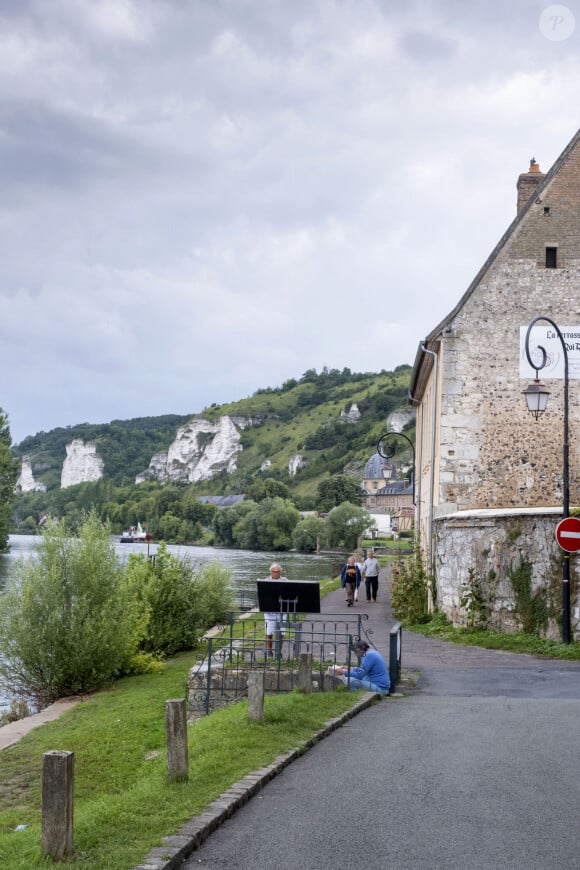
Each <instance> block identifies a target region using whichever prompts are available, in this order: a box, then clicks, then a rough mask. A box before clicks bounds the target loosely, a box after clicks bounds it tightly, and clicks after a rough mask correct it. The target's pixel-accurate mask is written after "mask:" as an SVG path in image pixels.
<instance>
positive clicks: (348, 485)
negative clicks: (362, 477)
mask: <svg viewBox="0 0 580 870" xmlns="http://www.w3.org/2000/svg"><path fill="white" fill-rule="evenodd" d="M318 501H319V505H320V509H321V510H324V511H329V510H331V509H332V508H333V507H336V506H337V505H339V504H342V503H343V502H345V501H348V502H350V503H351V504H360V502H361V488H360V483H358V482H357V481H356V480H354V478H352V477H349V476H348V475H347V474H335V475H333V476H332V477H329V478H327V479H326V480H321V481H320V483H319V484H318Z"/></svg>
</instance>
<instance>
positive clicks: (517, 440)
mask: <svg viewBox="0 0 580 870" xmlns="http://www.w3.org/2000/svg"><path fill="white" fill-rule="evenodd" d="M517 194H518V195H517V214H516V217H515V219H514V221H513V222H512V224H511V225H510V226H509V228H508V229H507V231H506V232H505V233H504V235H503V236H502V237H501V239H500V240H499V242H498V244H497V245H496V247H495V248H494V250H493V251H492V252H491V254H490V255H489V257H488V259H487V260H486V262H485V263H484V265H483V266H482V268H481V269H480V270H479V272H478V273H477V275H476V276H475V278H474V279H473V281H472V283H471V284H470V286H469V287H468V288H467V290H466V292H465V293H464V295H463V296H462V298H461V299H460V300H459V301H458V303H457V305H456V306H455V308H454V309H453V310H452V311H451V312H450V313H449V314H448V316H447V317H445V319H444V320H443V321H442V322H441V323H439V324H438V325H437V326H436V327H435V328H434V329H433V330H432V331H431V332H430V333H429V335H427V337H426V338H425V340H424V341H423V342H422V343H421V344H420V346H419V349H418V352H417V356H416V359H415V365H414V368H413V373H412V378H411V390H410V396H411V401H412V402H413V404H414V405H415V409H416V415H417V444H416V448H417V485H416V497H417V521H418V525H419V527H420V530H421V536H422V541H423V542H425V544H426V548H427V552H428V557H429V561H430V563H431V566H432V569H433V571H434V574H435V579H436V595H437V601H438V604H439V606H440V607H442V608H443V609H444V610H445V611H446V612H447V614H448V615H449V616H450V617H451V618H452V619H453V620H454V621H455V622H456V623H462V622H465V621H466V619H467V618H468V616H469V614H468V610H467V608H466V605H465V600H466V596H465V593H466V591H467V592H469V589H471V591H472V592H473V590H474V588H475V587H477V588H478V590H479V592H481V594H482V596H483V597H484V600H485V601H486V602H487V604H486V607H487V614H486V619H487V620H488V624H489V625H490V626H494V627H497V628H501V629H504V630H515V629H517V628H519V627H521V626H522V624H524V622H525V607H526V606H528V605H529V607H528V609H530V608H531V604H530V602H534V601H535V602H536V605H537V607H536V611H535V612H536V614H540V615H539V616H538V615H537V618H536V622H535V623H534V624H533V625H532V628H534V629H537V630H539V631H540V632H542V633H545V634H548V635H549V636H554V637H556V636H558V635H559V619H561V585H562V569H561V555H562V554H561V551H560V550H559V548H558V546H557V544H556V542H555V538H554V532H555V527H556V524H557V522H558V519H559V518H560V516H561V514H562V497H563V491H562V477H563V461H562V456H563V453H562V445H563V417H564V414H563V394H564V389H563V380H562V375H561V373H560V372H559V371H558V369H557V363H558V362H560V363H561V360H562V357H563V355H564V354H563V350H562V346H561V344H560V342H559V340H558V339H557V337H556V340H555V341H554V336H553V335H550V333H553V329H551V327H550V325H549V324H548V323H546V322H542V323H539V324H538V326H537V327H536V328H535V329H534V333H533V334H532V342H531V345H530V346H531V347H533V348H536V347H537V345H538V344H541V345H543V346H545V347H546V349H547V352H548V357H549V360H550V367H547V368H546V369H544V372H545V374H544V372H542V373H541V377H542V380H543V381H544V382H545V383H546V384H547V385H548V386H549V389H550V391H551V395H550V398H549V403H548V408H547V410H546V413H544V414H543V416H542V417H540V419H539V420H538V421H537V422H535V421H534V419H533V417H532V416H531V415H530V414H529V412H528V411H527V408H526V404H525V400H524V397H523V396H522V391H523V390H524V388H525V387H526V386H527V385H528V384H529V383H530V381H533V379H534V377H535V374H536V373H535V371H533V370H530V367H529V366H528V364H527V362H526V356H525V352H524V349H523V348H524V336H525V334H526V331H527V327H528V325H529V324H530V323H531V321H532V320H534V319H535V318H536V317H540V316H545V317H549V318H550V319H551V320H553V321H554V322H555V323H556V324H557V325H558V326H559V328H560V330H561V332H562V333H563V334H565V335H566V344H567V347H568V354H569V361H570V383H569V396H570V406H569V407H570V503H571V505H578V504H579V503H580V490H579V486H580V425H579V424H580V404H579V402H578V378H580V342H579V341H578V338H580V286H579V285H580V131H579V132H578V133H577V134H576V135H575V136H574V138H573V139H572V141H571V142H570V143H569V145H568V146H567V147H566V148H565V150H564V151H563V153H562V154H561V156H560V157H559V158H558V160H556V162H555V163H554V165H553V166H552V168H551V169H550V170H549V172H547V173H546V174H543V173H542V172H541V171H540V167H539V165H538V164H537V163H536V161H535V160H532V162H531V164H530V168H529V170H528V171H527V172H524V173H522V175H520V177H519V179H518V182H517ZM574 335H576V336H577V338H575V339H574V338H573V336H574ZM534 352H535V351H534ZM540 355H541V352H539V351H538V352H537V356H536V357H534V358H535V359H539V358H540ZM558 358H559V359H558ZM552 363H553V364H554V365H552ZM571 562H572V569H571V577H572V583H571V592H572V628H573V632H575V631H576V630H577V628H578V624H579V622H580V619H579V617H580V613H579V609H578V606H579V604H580V601H579V599H578V593H577V591H576V590H577V587H578V582H577V581H578V567H577V562H575V561H574V557H572V559H571ZM526 577H527V580H526ZM517 578H520V579H522V578H523V580H522V583H518V582H516V580H517ZM522 584H523V585H522ZM526 584H527V585H526ZM522 590H523V591H522ZM522 596H523V597H522ZM467 597H469V595H468V596H467ZM462 598H463V604H462ZM524 599H525V600H524ZM526 602H527V605H526ZM532 609H533V608H532ZM530 612H531V610H530ZM472 615H473V614H472ZM530 618H531V617H530ZM532 622H533V620H532ZM528 627H530V626H529V624H528Z"/></svg>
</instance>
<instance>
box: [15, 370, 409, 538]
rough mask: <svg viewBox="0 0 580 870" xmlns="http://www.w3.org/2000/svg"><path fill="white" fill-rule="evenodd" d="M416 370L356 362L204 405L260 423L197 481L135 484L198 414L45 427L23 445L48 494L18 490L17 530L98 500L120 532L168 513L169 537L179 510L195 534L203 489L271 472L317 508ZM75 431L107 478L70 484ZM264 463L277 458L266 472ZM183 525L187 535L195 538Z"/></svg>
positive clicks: (248, 488) (359, 457) (210, 413)
mask: <svg viewBox="0 0 580 870" xmlns="http://www.w3.org/2000/svg"><path fill="white" fill-rule="evenodd" d="M410 374H411V368H410V366H407V365H402V366H398V367H397V368H396V369H395V370H394V371H393V372H386V371H382V372H380V373H371V372H365V373H353V372H351V371H350V370H349V369H343V370H342V371H338V370H336V369H330V370H328V369H324V370H323V371H322V372H320V373H317V372H316V371H315V370H313V369H311V370H309V371H307V372H305V373H304V374H303V375H302V376H301V377H300V378H298V379H292V380H289V381H287V382H286V383H284V384H283V385H282V386H281V387H275V388H272V387H267V388H264V389H260V390H258V391H257V392H256V393H255V394H254V395H252V396H250V397H249V398H245V399H241V400H240V401H237V402H233V403H229V404H226V405H211V406H210V407H209V408H205V409H204V410H203V411H202V412H201V413H200V414H199V415H195V416H197V417H203V418H206V419H212V420H214V419H216V418H218V417H219V416H223V415H226V414H227V415H230V416H233V417H234V418H235V417H244V418H246V419H247V418H251V420H252V425H251V426H249V427H247V428H244V429H243V430H242V432H241V438H242V445H243V450H242V451H241V452H240V453H239V454H238V456H237V470H236V471H234V472H233V473H229V474H228V473H227V472H225V471H224V472H221V473H220V474H217V475H216V476H215V477H213V478H212V479H211V480H209V481H199V482H197V483H195V484H186V483H184V484H165V485H161V484H159V483H156V482H149V483H142V484H140V485H138V486H136V485H135V484H134V480H135V476H136V475H137V474H138V473H140V472H142V471H144V470H145V469H146V468H147V467H148V465H149V461H150V459H151V457H152V456H153V454H155V453H158V452H161V451H167V449H168V447H169V445H170V444H171V442H172V441H173V440H174V438H175V435H176V431H177V428H178V427H179V426H180V425H182V424H183V423H184V422H186V421H187V420H188V419H192V418H191V417H180V416H177V415H168V416H163V417H146V418H138V419H134V420H125V421H123V420H115V421H113V422H112V423H109V424H103V425H90V424H88V423H83V424H79V425H77V426H71V427H67V428H60V429H54V430H52V431H50V432H41V433H38V434H37V435H34V436H31V437H29V438H26V439H25V440H24V441H22V442H21V444H19V445H18V446H17V447H15V448H14V451H15V453H16V454H17V455H18V456H20V457H22V456H28V457H29V459H30V461H31V464H32V470H33V473H34V476H35V480H37V481H40V482H43V483H44V484H45V485H46V486H47V492H46V493H25V494H22V495H20V496H18V497H17V499H16V502H15V511H14V514H15V523H16V528H17V529H18V530H19V531H34V530H35V528H36V524H37V522H38V518H39V517H40V516H41V515H42V514H43V513H51V514H53V515H56V516H68V517H71V516H74V515H75V513H78V512H80V511H81V510H84V509H87V508H89V507H91V506H94V507H96V508H97V510H98V511H99V513H101V514H102V515H103V516H106V517H107V518H108V519H110V520H111V522H112V524H113V529H114V531H117V532H119V531H122V528H123V527H127V526H128V525H134V524H135V523H136V522H137V521H142V522H144V521H147V522H149V521H153V520H152V518H153V519H154V520H155V523H158V522H160V521H161V519H162V518H164V517H165V524H166V526H167V530H166V531H165V536H166V538H167V539H170V538H171V537H173V538H175V537H177V533H176V534H175V535H173V534H172V532H171V529H170V526H171V523H170V518H171V517H172V516H173V518H174V519H175V528H177V523H178V520H179V521H181V522H182V523H186V524H188V523H189V524H190V525H189V527H188V528H189V532H188V534H191V529H192V527H193V525H194V524H195V523H200V524H201V525H204V523H205V521H206V519H207V518H206V517H205V516H204V515H202V514H201V513H200V511H199V503H197V496H200V495H231V494H238V493H243V494H248V493H249V494H250V495H251V494H252V493H255V491H256V490H255V486H256V485H259V482H260V481H263V480H265V479H269V480H270V481H271V482H272V483H271V484H270V485H272V484H273V483H274V482H275V483H276V485H277V486H278V487H279V490H280V491H279V492H277V493H275V494H281V495H287V497H288V498H290V499H291V500H292V501H293V502H294V503H295V504H296V506H297V507H298V508H300V509H303V510H308V509H315V508H316V507H317V491H318V486H319V484H320V483H321V481H323V480H325V479H327V478H329V477H330V476H332V475H337V474H346V475H348V476H349V477H352V479H353V480H356V481H357V483H359V482H360V481H361V479H362V469H363V466H364V463H365V462H366V460H367V459H368V458H369V456H370V455H371V454H372V453H374V451H375V449H376V444H377V442H378V439H379V437H380V436H381V434H382V433H383V432H384V431H385V429H386V420H387V417H388V415H389V414H391V413H392V412H394V411H397V410H408V407H409V406H408V403H407V394H408V387H409V380H410ZM353 404H356V405H357V407H358V410H359V412H360V418H359V419H358V420H357V421H356V422H350V421H348V420H345V418H344V416H341V412H344V414H348V412H349V410H350V408H351V406H352V405H353ZM409 429H410V431H409V432H407V434H408V435H409V437H410V438H411V440H413V439H414V425H411V426H410V427H409ZM73 438H81V439H83V440H85V441H94V442H95V443H96V444H97V447H98V452H99V455H100V456H101V457H102V458H103V460H104V467H105V468H104V478H103V479H102V480H100V481H99V482H98V483H84V484H79V485H78V486H72V487H68V488H67V489H65V490H61V489H60V472H61V469H62V463H63V460H64V458H65V455H66V451H65V448H66V445H67V444H68V443H70V441H72V440H73ZM401 441H402V439H401ZM405 446H406V445H405V443H404V442H403V441H402V445H401V450H400V452H399V454H397V455H396V456H395V458H394V461H395V465H397V464H398V465H399V466H400V467H408V464H409V462H408V460H409V456H408V450H405ZM295 454H300V455H301V456H302V458H303V460H304V462H305V465H304V467H303V468H301V469H300V470H299V471H297V473H296V474H295V475H290V473H289V469H288V464H289V461H290V459H291V457H292V456H293V455H295ZM265 460H268V461H269V463H270V465H269V466H268V468H267V469H265V470H263V471H262V470H261V469H262V466H263V463H264V462H265ZM254 497H255V495H254ZM192 524H193V525H192ZM184 529H185V526H184V527H183V528H182V532H181V536H182V537H183V535H186V532H185V531H184ZM160 531H161V529H160Z"/></svg>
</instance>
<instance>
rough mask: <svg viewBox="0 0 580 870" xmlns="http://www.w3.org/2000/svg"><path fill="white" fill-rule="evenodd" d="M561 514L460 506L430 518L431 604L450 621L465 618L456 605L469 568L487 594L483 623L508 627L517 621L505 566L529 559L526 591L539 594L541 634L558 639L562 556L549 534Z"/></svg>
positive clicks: (576, 622) (573, 594) (578, 575)
mask: <svg viewBox="0 0 580 870" xmlns="http://www.w3.org/2000/svg"><path fill="white" fill-rule="evenodd" d="M560 519H561V511H560V512H558V511H557V510H556V509H553V510H549V509H546V510H544V511H539V510H504V511H491V510H489V511H486V510H483V511H462V512H458V513H454V514H453V515H450V516H446V517H441V518H440V519H438V520H436V521H435V522H434V532H435V571H436V581H437V605H438V607H440V609H441V610H443V611H444V613H446V614H447V616H448V617H449V618H450V619H451V620H452V622H453V623H454V625H466V624H467V612H466V609H465V607H462V606H461V597H462V587H463V585H464V584H468V583H469V572H470V569H472V570H473V572H474V576H475V577H476V578H477V580H478V583H479V584H480V585H481V588H482V591H483V593H484V594H485V595H486V596H487V597H489V598H490V605H489V609H488V618H489V623H488V625H489V628H492V629H495V630H497V631H508V632H514V631H517V630H519V629H520V628H521V627H522V619H521V613H518V607H517V599H516V595H515V593H514V589H513V585H512V582H511V579H510V572H511V571H512V572H513V571H517V569H518V568H519V567H520V566H521V565H522V564H523V563H524V562H528V563H530V565H531V570H532V575H531V580H532V583H531V591H532V594H534V593H536V592H538V590H543V592H541V593H540V594H541V595H542V596H543V597H544V598H545V601H546V605H547V607H548V609H550V610H551V618H550V619H549V620H548V622H547V624H546V625H545V626H544V627H543V629H542V634H543V635H545V636H546V637H551V638H553V639H561V614H562V557H563V553H562V551H561V550H560V548H559V547H558V544H557V543H556V540H555V529H556V525H557V523H558V521H559V520H560ZM579 559H580V556H571V558H570V584H571V589H570V598H571V615H572V635H573V636H574V633H575V631H577V630H579V629H580V612H579V607H580V598H579V596H578V589H579V581H580V567H579V562H578V560H579Z"/></svg>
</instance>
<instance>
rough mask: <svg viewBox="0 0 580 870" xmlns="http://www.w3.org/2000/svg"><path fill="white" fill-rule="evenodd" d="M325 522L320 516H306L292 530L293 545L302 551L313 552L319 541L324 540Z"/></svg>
mask: <svg viewBox="0 0 580 870" xmlns="http://www.w3.org/2000/svg"><path fill="white" fill-rule="evenodd" d="M324 533H325V523H324V520H321V519H320V517H306V518H305V519H303V520H300V522H299V523H298V525H297V526H296V528H295V529H294V531H293V532H292V545H293V546H294V548H295V549H296V550H299V551H300V552H301V553H313V552H314V551H315V550H316V544H317V542H318V541H322V539H323V536H324Z"/></svg>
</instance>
